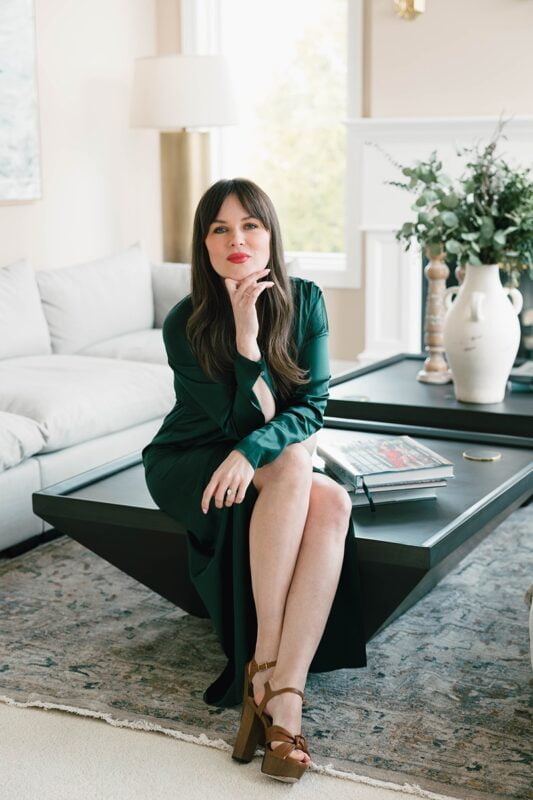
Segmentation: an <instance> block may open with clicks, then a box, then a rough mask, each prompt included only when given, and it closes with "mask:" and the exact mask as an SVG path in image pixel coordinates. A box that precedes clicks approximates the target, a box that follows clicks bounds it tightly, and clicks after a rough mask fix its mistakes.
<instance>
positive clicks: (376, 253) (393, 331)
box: [360, 228, 422, 359]
mask: <svg viewBox="0 0 533 800" xmlns="http://www.w3.org/2000/svg"><path fill="white" fill-rule="evenodd" d="M362 233H363V236H364V242H365V262H366V264H367V274H366V293H365V350H364V352H363V353H361V354H360V357H361V358H369V359H379V358H386V357H387V356H390V355H392V354H394V353H408V352H411V353H418V352H420V338H421V327H422V326H421V309H420V306H421V302H422V281H421V274H422V268H421V255H420V250H419V249H418V248H411V250H409V251H408V252H407V253H406V252H405V251H404V250H403V249H401V248H400V247H399V246H398V242H397V241H396V236H395V232H394V231H393V230H390V229H387V228H375V229H366V230H363V231H362Z"/></svg>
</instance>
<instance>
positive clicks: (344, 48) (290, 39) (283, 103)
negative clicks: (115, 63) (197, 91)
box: [182, 0, 356, 286]
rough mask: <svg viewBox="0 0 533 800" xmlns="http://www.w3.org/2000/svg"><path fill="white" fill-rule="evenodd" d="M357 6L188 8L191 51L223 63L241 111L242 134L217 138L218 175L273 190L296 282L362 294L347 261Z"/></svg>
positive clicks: (210, 3) (233, 2)
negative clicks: (217, 56) (352, 37)
mask: <svg viewBox="0 0 533 800" xmlns="http://www.w3.org/2000/svg"><path fill="white" fill-rule="evenodd" d="M351 2H352V0H268V2H264V0H261V2H260V1H259V0H203V3H202V2H201V0H200V2H199V0H196V1H195V2H192V0H182V14H183V12H185V14H184V16H183V17H182V22H183V49H184V51H187V50H188V51H189V52H191V51H192V52H194V51H195V52H209V51H211V52H214V51H218V52H221V53H223V54H224V55H225V56H226V57H227V59H228V61H229V64H230V70H231V73H232V76H233V80H234V86H235V91H236V95H237V101H238V105H239V111H240V117H241V121H240V124H239V125H238V126H235V127H231V128H224V129H219V131H217V132H216V133H215V135H214V137H213V138H214V140H215V142H216V150H215V154H214V155H215V158H214V164H215V174H216V176H217V177H233V176H245V177H248V178H251V179H252V180H255V181H256V182H257V183H258V184H259V185H260V186H261V187H262V188H264V189H265V191H266V192H267V193H268V194H269V195H270V197H271V198H272V200H273V202H274V205H275V207H276V210H277V212H278V214H279V217H280V223H281V228H282V232H283V238H284V245H285V249H286V252H287V256H288V260H292V261H293V270H294V272H296V273H297V274H301V275H304V276H305V277H310V278H313V279H315V280H317V282H319V283H321V284H322V285H325V286H355V285H356V277H355V276H354V274H353V273H352V274H351V275H350V274H349V273H350V270H349V269H347V265H346V256H345V251H346V238H347V237H346V216H347V215H346V205H347V203H346V196H347V189H346V174H347V168H346V164H347V158H346V125H345V122H346V118H347V116H348V110H347V95H348V89H349V87H348V79H347V76H348V72H349V71H348V38H349V37H348V29H349V21H348V19H349V12H350V3H351ZM200 12H201V13H200ZM191 20H193V21H191ZM206 31H207V33H206ZM194 35H195V38H196V49H195V45H194V43H193V44H191V39H192V38H194ZM352 238H353V237H352ZM348 244H349V243H348Z"/></svg>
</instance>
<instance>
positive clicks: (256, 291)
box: [240, 281, 274, 306]
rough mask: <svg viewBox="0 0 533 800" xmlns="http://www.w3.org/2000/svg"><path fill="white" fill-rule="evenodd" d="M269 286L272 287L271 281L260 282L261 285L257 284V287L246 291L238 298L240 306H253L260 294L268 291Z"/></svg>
mask: <svg viewBox="0 0 533 800" xmlns="http://www.w3.org/2000/svg"><path fill="white" fill-rule="evenodd" d="M271 286H274V283H273V282H272V281H261V283H258V284H257V286H253V287H252V288H251V289H248V291H246V292H244V294H243V295H242V297H241V298H240V305H242V306H247V305H255V302H256V300H257V298H258V297H259V295H260V294H261V292H263V291H264V290H265V289H269V288H270V287H271Z"/></svg>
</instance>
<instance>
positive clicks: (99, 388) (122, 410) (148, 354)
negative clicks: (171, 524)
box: [0, 245, 190, 551]
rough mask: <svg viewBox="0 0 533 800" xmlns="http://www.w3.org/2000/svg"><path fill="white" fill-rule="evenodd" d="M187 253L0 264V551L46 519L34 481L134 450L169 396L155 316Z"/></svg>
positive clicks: (183, 274)
mask: <svg viewBox="0 0 533 800" xmlns="http://www.w3.org/2000/svg"><path fill="white" fill-rule="evenodd" d="M189 281H190V268H189V266H188V265H186V264H150V263H149V262H148V260H147V258H146V257H145V256H144V255H143V253H142V250H141V248H140V247H139V246H138V245H134V246H133V247H131V248H129V249H128V250H126V251H125V252H123V253H120V254H118V255H115V256H112V257H109V258H105V259H101V260H99V261H94V262H91V263H85V264H75V265H73V266H68V267H63V268H60V269H55V270H37V271H34V270H33V269H32V268H31V267H30V266H29V264H28V263H27V262H25V261H20V262H17V263H16V264H12V265H10V266H7V267H3V268H1V269H0V551H2V550H4V549H5V548H8V547H11V546H13V545H15V544H18V543H19V542H22V541H24V540H25V539H27V538H29V537H32V536H35V535H38V534H40V533H43V532H44V531H45V530H46V529H47V528H48V527H49V526H47V525H45V524H44V523H43V522H42V520H40V519H39V518H38V517H36V516H35V515H34V514H33V512H32V501H31V495H32V492H34V491H36V490H38V489H40V488H43V487H45V486H50V485H51V484H54V483H57V482H58V481H61V480H64V479H65V478H68V477H71V476H73V475H76V474H78V473H80V472H83V471H85V470H88V469H92V468H93V467H96V466H99V465H101V464H103V463H105V462H106V461H110V460H112V459H114V458H118V457H120V456H123V455H126V454H128V453H131V452H133V451H135V450H140V449H141V448H142V447H143V446H144V445H145V444H146V443H147V442H148V441H149V440H150V439H151V438H152V436H153V435H154V433H155V432H156V430H157V428H158V427H159V425H160V424H161V420H162V418H163V417H164V415H165V414H166V413H167V412H168V411H169V409H170V408H171V406H172V404H173V399H174V396H173V387H172V372H171V370H170V368H169V367H168V365H167V360H166V355H165V351H164V346H163V341H162V337H161V326H162V323H163V320H164V318H165V315H166V313H167V312H168V310H169V309H170V308H171V307H172V306H173V305H174V304H175V303H176V302H178V300H180V299H181V298H182V297H183V296H185V295H186V294H187V293H188V292H189Z"/></svg>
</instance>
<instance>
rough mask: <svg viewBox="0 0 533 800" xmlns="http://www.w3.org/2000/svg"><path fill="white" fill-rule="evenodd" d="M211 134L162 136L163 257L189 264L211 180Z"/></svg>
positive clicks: (194, 133) (165, 134) (180, 133)
mask: <svg viewBox="0 0 533 800" xmlns="http://www.w3.org/2000/svg"><path fill="white" fill-rule="evenodd" d="M210 173H211V170H210V162H209V133H205V132H199V131H187V130H181V131H176V132H172V133H161V206H162V215H163V258H164V260H165V261H172V262H184V263H190V260H191V237H192V225H193V220H194V212H195V210H196V206H197V205H198V201H199V200H200V197H201V196H202V194H203V193H204V192H205V190H206V189H207V188H208V186H209V183H210V180H211V174H210Z"/></svg>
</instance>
